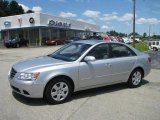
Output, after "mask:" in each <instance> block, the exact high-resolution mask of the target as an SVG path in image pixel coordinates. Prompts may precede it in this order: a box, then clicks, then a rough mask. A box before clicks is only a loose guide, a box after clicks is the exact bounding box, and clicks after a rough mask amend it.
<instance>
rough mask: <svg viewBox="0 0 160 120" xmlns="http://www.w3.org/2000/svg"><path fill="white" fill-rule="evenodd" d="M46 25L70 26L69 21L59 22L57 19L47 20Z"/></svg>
mask: <svg viewBox="0 0 160 120" xmlns="http://www.w3.org/2000/svg"><path fill="white" fill-rule="evenodd" d="M48 25H49V26H54V27H61V28H70V27H71V24H69V23H66V22H59V21H54V20H49V23H48Z"/></svg>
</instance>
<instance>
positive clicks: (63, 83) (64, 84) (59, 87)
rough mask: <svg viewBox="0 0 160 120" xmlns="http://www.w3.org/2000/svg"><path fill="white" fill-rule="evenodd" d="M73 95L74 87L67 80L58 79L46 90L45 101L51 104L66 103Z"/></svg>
mask: <svg viewBox="0 0 160 120" xmlns="http://www.w3.org/2000/svg"><path fill="white" fill-rule="evenodd" d="M71 93H72V86H71V84H70V82H69V81H67V80H66V79H65V78H57V79H54V80H53V81H51V82H50V83H49V84H48V85H47V87H46V90H45V94H44V95H45V99H46V100H47V102H49V103H51V104H60V103H64V102H66V101H67V100H68V99H69V97H70V95H71Z"/></svg>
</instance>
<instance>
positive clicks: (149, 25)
mask: <svg viewBox="0 0 160 120" xmlns="http://www.w3.org/2000/svg"><path fill="white" fill-rule="evenodd" d="M150 33H151V25H149V37H148V40H149V41H150Z"/></svg>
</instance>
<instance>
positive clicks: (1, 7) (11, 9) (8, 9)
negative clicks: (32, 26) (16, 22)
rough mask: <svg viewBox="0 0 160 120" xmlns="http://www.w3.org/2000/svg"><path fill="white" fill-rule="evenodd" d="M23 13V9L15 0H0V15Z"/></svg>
mask: <svg viewBox="0 0 160 120" xmlns="http://www.w3.org/2000/svg"><path fill="white" fill-rule="evenodd" d="M19 14H24V9H23V8H22V6H20V5H19V4H18V3H17V2H16V1H15V0H12V1H10V2H9V1H7V0H0V17H5V16H10V15H19Z"/></svg>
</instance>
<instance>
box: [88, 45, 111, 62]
mask: <svg viewBox="0 0 160 120" xmlns="http://www.w3.org/2000/svg"><path fill="white" fill-rule="evenodd" d="M87 56H94V57H95V58H96V60H101V59H107V58H109V45H108V44H101V45H97V46H96V47H94V48H93V49H92V50H91V51H90V52H89V53H88V54H87Z"/></svg>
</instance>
